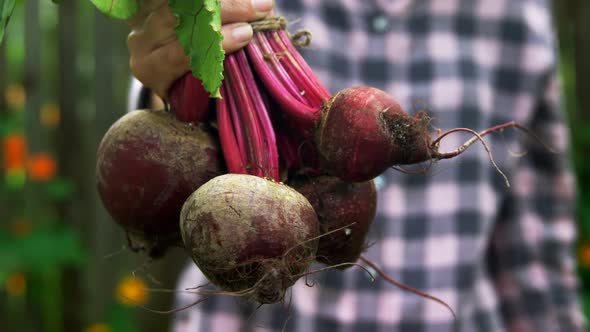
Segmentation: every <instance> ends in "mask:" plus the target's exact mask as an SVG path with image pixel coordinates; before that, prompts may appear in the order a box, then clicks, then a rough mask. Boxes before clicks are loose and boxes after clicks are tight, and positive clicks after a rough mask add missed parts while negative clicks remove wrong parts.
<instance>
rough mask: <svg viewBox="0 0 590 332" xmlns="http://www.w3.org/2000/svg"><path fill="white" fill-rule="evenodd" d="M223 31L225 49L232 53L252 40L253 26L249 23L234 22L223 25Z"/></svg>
mask: <svg viewBox="0 0 590 332" xmlns="http://www.w3.org/2000/svg"><path fill="white" fill-rule="evenodd" d="M221 33H223V50H224V51H225V52H226V53H232V52H235V51H237V50H239V49H240V48H242V47H244V46H246V45H248V43H249V42H250V40H252V35H253V34H254V32H253V31H252V26H250V24H248V23H232V24H226V25H224V26H222V27H221Z"/></svg>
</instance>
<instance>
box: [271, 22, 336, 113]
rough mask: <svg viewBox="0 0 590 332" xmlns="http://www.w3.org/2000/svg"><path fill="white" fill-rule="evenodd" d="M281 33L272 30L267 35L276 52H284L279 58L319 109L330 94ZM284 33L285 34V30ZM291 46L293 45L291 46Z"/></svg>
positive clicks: (301, 89)
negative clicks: (295, 55)
mask: <svg viewBox="0 0 590 332" xmlns="http://www.w3.org/2000/svg"><path fill="white" fill-rule="evenodd" d="M280 33H281V32H280V31H272V32H267V33H266V35H267V36H268V39H269V42H270V44H271V46H272V47H273V49H274V50H275V52H281V54H284V55H283V56H282V57H281V58H280V59H279V60H280V62H281V63H282V65H283V66H284V67H285V68H286V70H287V71H288V72H289V73H290V75H291V76H292V77H293V80H294V81H295V82H296V84H297V86H298V87H299V89H300V91H302V92H304V93H305V96H306V97H307V98H308V99H309V100H310V101H312V102H313V106H314V107H315V108H317V109H319V107H320V106H321V105H322V104H323V103H324V102H326V101H327V100H328V99H330V98H331V96H330V94H329V93H328V91H327V89H326V88H325V87H324V85H323V84H321V83H320V82H319V80H318V79H317V77H316V76H315V74H314V73H313V72H312V71H311V68H309V66H308V65H307V62H305V61H304V60H303V58H302V57H301V56H299V59H300V60H301V62H300V61H297V59H296V58H295V57H294V54H293V53H294V52H295V53H296V54H297V55H299V52H298V51H297V50H296V49H295V47H293V45H292V43H291V42H290V41H288V43H285V42H283V40H282V39H281V36H280ZM283 34H285V32H284V31H283ZM289 46H291V47H290V48H289ZM306 69H307V70H306Z"/></svg>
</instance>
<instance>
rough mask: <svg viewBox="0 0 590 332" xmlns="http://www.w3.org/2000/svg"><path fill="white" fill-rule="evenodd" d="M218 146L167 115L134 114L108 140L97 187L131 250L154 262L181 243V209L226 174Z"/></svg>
mask: <svg viewBox="0 0 590 332" xmlns="http://www.w3.org/2000/svg"><path fill="white" fill-rule="evenodd" d="M218 151H219V147H218V144H217V141H216V140H215V139H214V138H213V136H211V135H210V134H209V133H208V132H207V131H206V130H205V127H203V126H189V125H188V124H185V123H182V122H179V121H177V120H175V119H174V117H173V116H172V115H171V114H168V113H165V112H162V111H135V112H131V113H129V114H127V115H125V116H123V117H122V118H121V119H119V120H118V121H117V122H115V124H113V126H112V127H111V128H110V129H109V130H108V131H107V133H106V134H105V135H104V137H103V139H102V142H101V144H100V147H99V149H98V155H97V166H96V174H97V186H98V192H99V194H100V197H101V199H102V201H103V204H104V206H105V208H106V209H107V210H108V212H109V213H110V214H111V216H112V217H113V219H114V220H115V221H116V222H117V223H119V224H120V225H121V226H123V228H124V229H125V230H126V231H127V235H128V237H129V240H130V245H131V248H132V249H134V250H138V251H147V253H148V254H149V255H151V256H158V255H160V254H162V253H163V251H164V250H165V249H166V247H167V246H169V245H170V244H174V243H180V236H179V226H178V219H179V215H180V210H181V208H182V204H183V203H184V201H185V200H186V198H187V197H188V196H190V194H191V193H192V192H193V191H194V190H195V189H197V188H198V187H200V186H201V185H202V184H203V183H205V182H206V181H208V180H209V179H211V178H213V177H214V176H216V175H218V174H221V173H222V169H221V167H222V166H221V161H220V158H219V156H218Z"/></svg>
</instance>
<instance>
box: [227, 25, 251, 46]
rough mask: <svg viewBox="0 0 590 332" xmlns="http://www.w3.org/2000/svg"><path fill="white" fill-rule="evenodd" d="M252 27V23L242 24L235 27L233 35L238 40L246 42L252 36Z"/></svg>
mask: <svg viewBox="0 0 590 332" xmlns="http://www.w3.org/2000/svg"><path fill="white" fill-rule="evenodd" d="M252 34H253V32H252V27H251V26H250V24H242V25H238V26H237V27H235V28H233V30H232V31H231V35H232V37H233V38H234V40H235V41H237V42H245V41H248V40H250V39H251V38H252Z"/></svg>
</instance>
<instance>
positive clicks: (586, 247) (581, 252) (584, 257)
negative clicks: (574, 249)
mask: <svg viewBox="0 0 590 332" xmlns="http://www.w3.org/2000/svg"><path fill="white" fill-rule="evenodd" d="M578 259H579V261H580V265H581V266H583V267H586V268H589V267H590V243H583V244H582V245H580V247H579V248H578Z"/></svg>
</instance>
